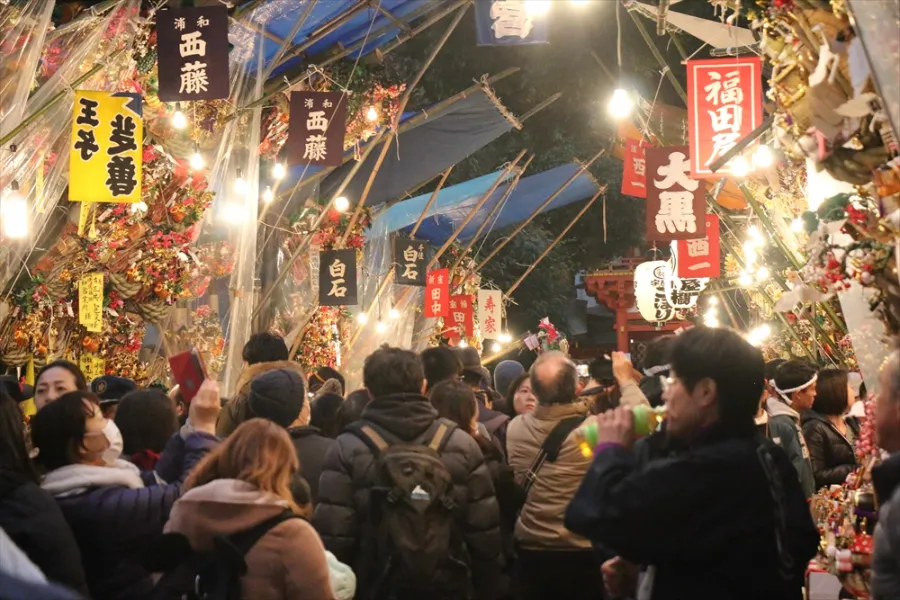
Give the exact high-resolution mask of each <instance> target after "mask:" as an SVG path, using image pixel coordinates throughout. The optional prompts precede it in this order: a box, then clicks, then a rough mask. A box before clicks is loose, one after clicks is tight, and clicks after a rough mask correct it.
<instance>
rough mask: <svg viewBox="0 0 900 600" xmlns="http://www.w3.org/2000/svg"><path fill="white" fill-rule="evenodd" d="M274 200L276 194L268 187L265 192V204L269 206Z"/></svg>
mask: <svg viewBox="0 0 900 600" xmlns="http://www.w3.org/2000/svg"><path fill="white" fill-rule="evenodd" d="M274 199H275V192H273V191H272V188H271V187H269V186H266V189H265V190H264V191H263V202H265V203H266V204H268V203H269V202H271V201H272V200H274Z"/></svg>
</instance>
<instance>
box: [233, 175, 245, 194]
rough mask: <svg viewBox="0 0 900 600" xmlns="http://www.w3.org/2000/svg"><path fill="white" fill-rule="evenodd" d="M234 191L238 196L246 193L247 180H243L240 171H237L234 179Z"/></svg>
mask: <svg viewBox="0 0 900 600" xmlns="http://www.w3.org/2000/svg"><path fill="white" fill-rule="evenodd" d="M234 193H235V194H237V195H238V196H243V195H244V194H246V193H247V182H246V181H244V177H243V176H242V175H241V172H240V171H238V176H237V179H235V180H234Z"/></svg>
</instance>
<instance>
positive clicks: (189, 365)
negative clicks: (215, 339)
mask: <svg viewBox="0 0 900 600" xmlns="http://www.w3.org/2000/svg"><path fill="white" fill-rule="evenodd" d="M169 368H171V369H172V376H173V377H174V378H175V383H177V384H178V389H179V390H181V397H182V398H184V403H185V404H186V405H187V404H190V403H191V400H193V399H194V396H196V395H197V391H198V390H199V389H200V386H201V385H202V384H203V380H204V379H206V366H205V365H204V364H203V358H202V357H201V356H200V353H199V352H197V350H189V351H188V352H182V353H181V354H176V355H175V356H170V357H169Z"/></svg>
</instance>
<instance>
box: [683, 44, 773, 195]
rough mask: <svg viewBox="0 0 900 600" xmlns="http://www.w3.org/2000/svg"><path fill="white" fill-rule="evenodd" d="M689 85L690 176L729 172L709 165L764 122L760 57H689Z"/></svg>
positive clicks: (720, 175) (728, 167)
mask: <svg viewBox="0 0 900 600" xmlns="http://www.w3.org/2000/svg"><path fill="white" fill-rule="evenodd" d="M687 84H688V90H687V95H688V139H689V143H690V146H691V176H692V177H695V178H698V179H712V178H718V177H722V176H723V175H728V174H730V173H731V167H730V166H729V165H725V166H724V167H722V168H721V169H719V170H718V171H716V172H715V173H713V172H712V171H711V170H710V168H709V166H710V165H711V164H712V163H714V162H715V161H716V160H717V159H719V158H721V157H722V155H724V154H725V153H726V152H728V151H729V150H731V149H732V148H734V146H735V145H736V144H737V143H738V142H739V141H741V140H742V139H743V138H745V137H747V136H748V135H749V134H750V133H751V132H752V131H753V130H754V129H756V128H757V127H759V125H760V124H761V123H762V118H763V117H762V115H763V110H762V99H763V98H762V59H760V58H759V57H758V56H754V57H750V58H721V59H714V60H689V61H687Z"/></svg>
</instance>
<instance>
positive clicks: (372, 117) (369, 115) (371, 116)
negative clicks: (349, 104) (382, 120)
mask: <svg viewBox="0 0 900 600" xmlns="http://www.w3.org/2000/svg"><path fill="white" fill-rule="evenodd" d="M366 120H368V121H377V120H378V111H377V110H375V107H374V106H370V107H369V110H367V111H366Z"/></svg>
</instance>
